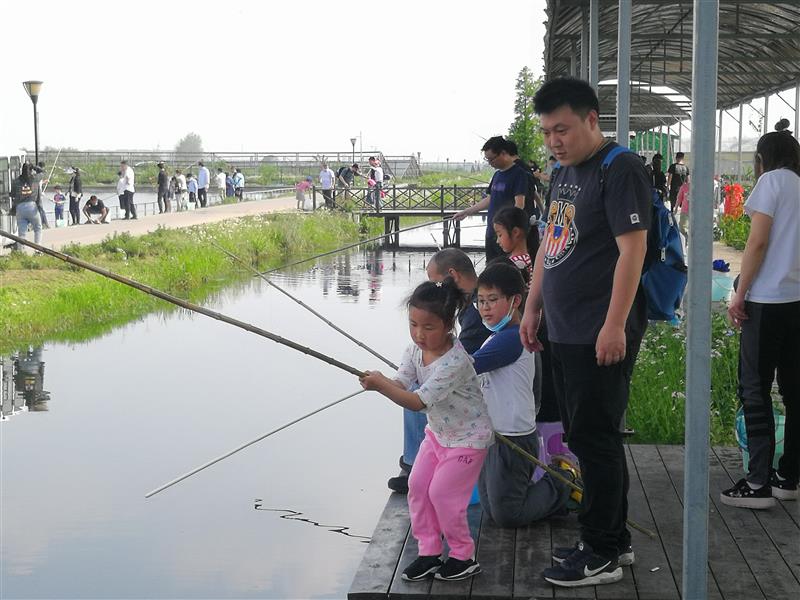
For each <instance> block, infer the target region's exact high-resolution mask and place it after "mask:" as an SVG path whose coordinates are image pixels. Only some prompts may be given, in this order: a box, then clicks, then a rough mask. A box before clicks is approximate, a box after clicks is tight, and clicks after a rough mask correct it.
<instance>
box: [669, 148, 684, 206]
mask: <svg viewBox="0 0 800 600" xmlns="http://www.w3.org/2000/svg"><path fill="white" fill-rule="evenodd" d="M684 156H685V155H684V153H683V152H678V153H676V154H675V162H674V163H672V164H671V165H670V166H669V169H667V187H668V188H669V203H670V208H671V209H672V212H673V214H674V213H675V205H676V204H677V201H678V192H680V191H681V186H682V185H683V184H684V183H685V182H686V181H688V180H689V167H687V166H686V165H685V164H683V157H684Z"/></svg>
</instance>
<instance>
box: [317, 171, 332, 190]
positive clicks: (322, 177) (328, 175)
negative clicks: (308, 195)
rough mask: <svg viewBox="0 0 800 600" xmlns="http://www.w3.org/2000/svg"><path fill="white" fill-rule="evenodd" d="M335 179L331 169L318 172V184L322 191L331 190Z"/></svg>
mask: <svg viewBox="0 0 800 600" xmlns="http://www.w3.org/2000/svg"><path fill="white" fill-rule="evenodd" d="M335 178H336V174H335V173H334V172H333V170H331V169H322V171H320V172H319V182H320V183H321V184H322V189H323V190H329V189H331V188H332V187H333V180H334V179H335Z"/></svg>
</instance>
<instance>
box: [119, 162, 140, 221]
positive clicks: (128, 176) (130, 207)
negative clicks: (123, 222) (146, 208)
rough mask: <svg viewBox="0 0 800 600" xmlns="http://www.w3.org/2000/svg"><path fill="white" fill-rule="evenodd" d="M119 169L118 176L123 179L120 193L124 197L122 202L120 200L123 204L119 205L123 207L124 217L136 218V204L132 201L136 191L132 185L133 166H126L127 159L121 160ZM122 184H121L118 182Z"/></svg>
mask: <svg viewBox="0 0 800 600" xmlns="http://www.w3.org/2000/svg"><path fill="white" fill-rule="evenodd" d="M119 171H120V177H121V178H122V180H123V181H124V183H125V185H124V190H123V193H122V197H123V198H124V202H123V201H122V200H120V204H121V205H122V204H124V206H120V208H124V209H125V216H124V217H123V218H124V219H133V220H134V221H135V220H136V218H137V217H136V205H135V204H134V203H133V194H134V192H136V188H135V186H134V180H135V174H134V172H133V168H131V167H129V166H128V161H126V160H123V161H122V162H120V163H119ZM120 186H122V184H120Z"/></svg>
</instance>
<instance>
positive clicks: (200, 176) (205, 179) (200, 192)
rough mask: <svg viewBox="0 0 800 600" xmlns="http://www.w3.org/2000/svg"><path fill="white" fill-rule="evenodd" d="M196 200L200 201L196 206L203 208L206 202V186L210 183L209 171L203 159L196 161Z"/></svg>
mask: <svg viewBox="0 0 800 600" xmlns="http://www.w3.org/2000/svg"><path fill="white" fill-rule="evenodd" d="M197 166H198V167H199V168H198V169H197V200H198V202H199V203H200V206H199V207H198V208H205V207H206V204H208V188H209V187H210V185H211V172H210V171H209V170H208V167H206V166H205V165H204V164H203V161H202V160H201V161H200V162H198V163H197Z"/></svg>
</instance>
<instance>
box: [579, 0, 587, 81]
mask: <svg viewBox="0 0 800 600" xmlns="http://www.w3.org/2000/svg"><path fill="white" fill-rule="evenodd" d="M578 77H579V78H580V79H583V80H584V81H589V11H588V10H586V8H585V7H584V8H583V9H582V10H581V73H580V75H579V76H578Z"/></svg>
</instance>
